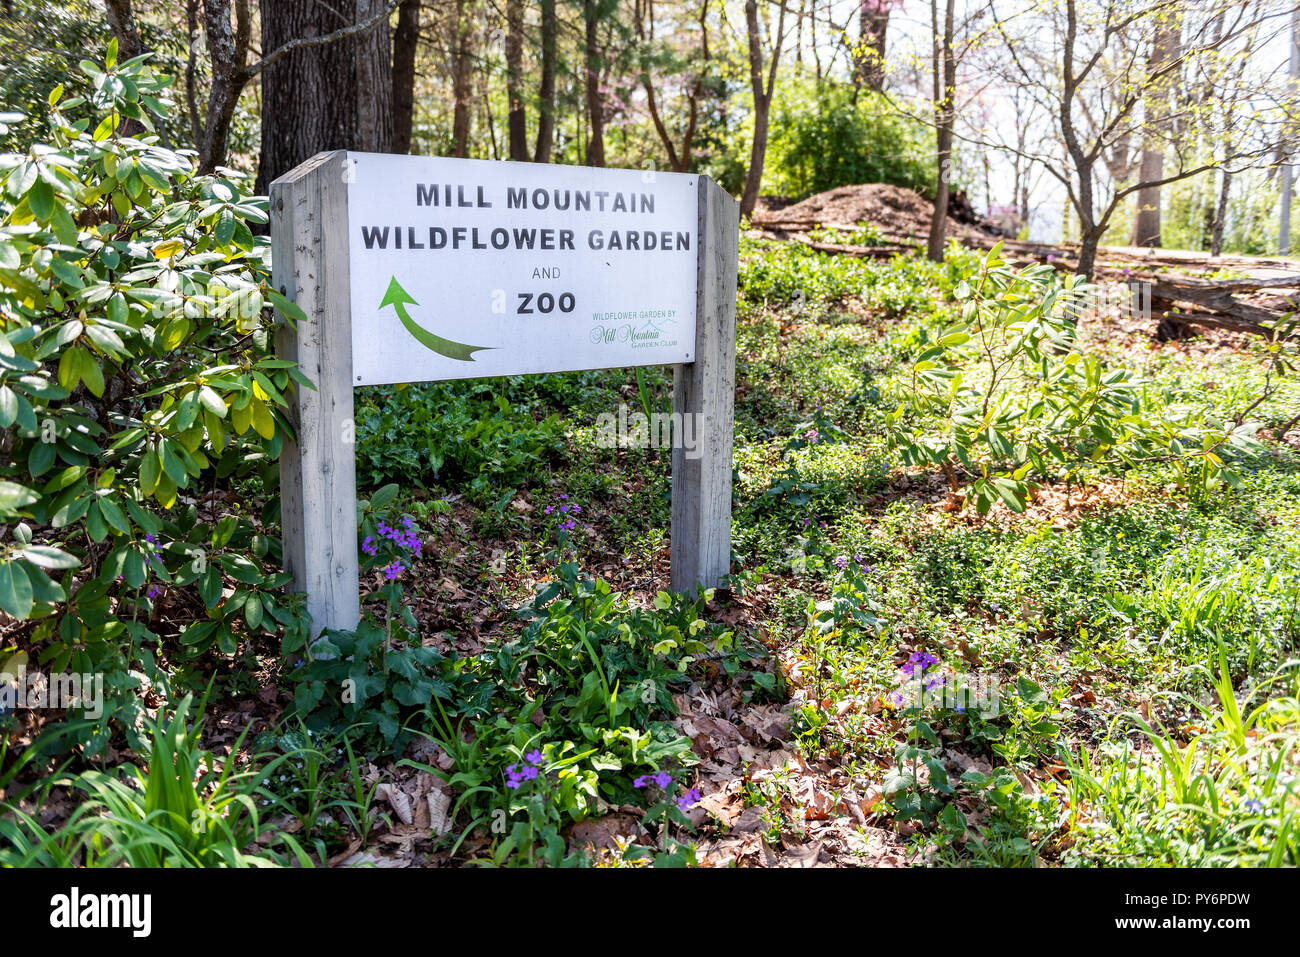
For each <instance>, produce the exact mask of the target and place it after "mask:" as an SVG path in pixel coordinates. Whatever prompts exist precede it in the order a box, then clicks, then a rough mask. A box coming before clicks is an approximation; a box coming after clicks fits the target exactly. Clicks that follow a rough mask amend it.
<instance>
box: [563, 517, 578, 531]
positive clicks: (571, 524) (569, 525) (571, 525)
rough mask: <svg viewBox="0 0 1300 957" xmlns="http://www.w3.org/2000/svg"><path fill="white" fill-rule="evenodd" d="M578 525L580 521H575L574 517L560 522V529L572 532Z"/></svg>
mask: <svg viewBox="0 0 1300 957" xmlns="http://www.w3.org/2000/svg"><path fill="white" fill-rule="evenodd" d="M577 527H578V523H577V522H575V521H574V520H573V519H569V520H568V521H565V522H561V523H560V530H561V531H564V532H571V531H573V530H574V529H575V528H577Z"/></svg>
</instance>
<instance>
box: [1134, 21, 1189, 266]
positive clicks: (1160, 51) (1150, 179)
mask: <svg viewBox="0 0 1300 957" xmlns="http://www.w3.org/2000/svg"><path fill="white" fill-rule="evenodd" d="M1181 35H1182V19H1181V18H1180V17H1179V16H1177V14H1176V13H1169V14H1163V15H1160V25H1159V26H1158V27H1157V29H1156V35H1155V37H1154V39H1153V40H1152V46H1151V58H1150V60H1148V61H1147V76H1148V77H1149V83H1150V86H1149V87H1148V89H1147V91H1146V117H1145V123H1144V126H1145V128H1146V139H1145V141H1144V142H1143V144H1142V162H1141V165H1140V166H1139V167H1138V182H1140V183H1152V184H1156V183H1159V181H1160V180H1161V179H1162V178H1163V177H1164V170H1165V154H1164V140H1165V139H1166V138H1168V136H1169V124H1170V109H1169V94H1170V88H1171V87H1172V85H1173V82H1174V74H1173V73H1172V72H1170V71H1169V66H1170V64H1171V63H1173V61H1174V60H1175V59H1177V57H1178V48H1179V40H1180V37H1181ZM1130 241H1131V243H1132V244H1133V245H1134V246H1159V245H1160V186H1158V185H1151V186H1143V187H1142V188H1141V189H1139V190H1138V191H1137V212H1136V214H1135V215H1134V217H1133V235H1132V238H1131V240H1130Z"/></svg>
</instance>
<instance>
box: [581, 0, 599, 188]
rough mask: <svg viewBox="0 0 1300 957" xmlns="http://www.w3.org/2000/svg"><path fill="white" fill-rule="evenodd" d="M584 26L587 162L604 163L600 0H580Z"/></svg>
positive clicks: (589, 164) (590, 163)
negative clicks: (589, 134)
mask: <svg viewBox="0 0 1300 957" xmlns="http://www.w3.org/2000/svg"><path fill="white" fill-rule="evenodd" d="M582 22H583V26H584V28H585V40H584V44H583V69H584V71H585V73H586V92H587V118H588V120H589V122H590V124H591V138H590V139H589V140H588V141H587V165H588V166H604V165H605V107H604V103H603V101H602V99H601V94H600V73H601V69H600V0H582Z"/></svg>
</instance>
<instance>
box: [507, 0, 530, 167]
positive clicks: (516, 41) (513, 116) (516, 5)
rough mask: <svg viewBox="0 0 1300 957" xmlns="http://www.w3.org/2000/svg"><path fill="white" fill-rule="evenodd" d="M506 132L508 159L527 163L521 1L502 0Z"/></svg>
mask: <svg viewBox="0 0 1300 957" xmlns="http://www.w3.org/2000/svg"><path fill="white" fill-rule="evenodd" d="M506 100H507V101H508V102H509V112H508V113H507V114H506V134H507V136H508V137H509V139H510V158H511V159H512V160H517V161H519V162H521V163H527V162H528V116H527V114H526V113H525V111H524V0H506Z"/></svg>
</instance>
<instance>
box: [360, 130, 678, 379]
mask: <svg viewBox="0 0 1300 957" xmlns="http://www.w3.org/2000/svg"><path fill="white" fill-rule="evenodd" d="M347 164H348V165H347V172H346V179H347V219H348V253H349V255H348V262H349V267H348V268H350V270H351V273H350V289H351V313H352V377H353V382H354V384H355V385H378V384H382V383H392V382H422V381H429V380H438V379H463V378H471V377H479V376H500V375H519V374H523V373H534V372H563V371H569V370H574V369H608V368H617V367H623V366H644V365H668V364H674V363H688V362H692V361H693V360H694V356H693V354H692V353H693V351H694V348H695V323H696V316H695V310H696V273H697V270H698V261H699V250H698V249H697V248H696V247H697V244H698V241H699V239H698V235H697V233H698V229H699V225H698V222H699V220H698V195H699V191H698V186H697V177H696V176H694V175H690V174H684V173H660V172H653V171H647V172H640V171H636V170H606V169H588V168H581V167H565V166H549V165H540V164H532V163H498V162H489V161H485V160H464V159H446V158H436V157H424V156H393V155H384V154H376V153H351V152H349V153H348V154H347Z"/></svg>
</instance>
